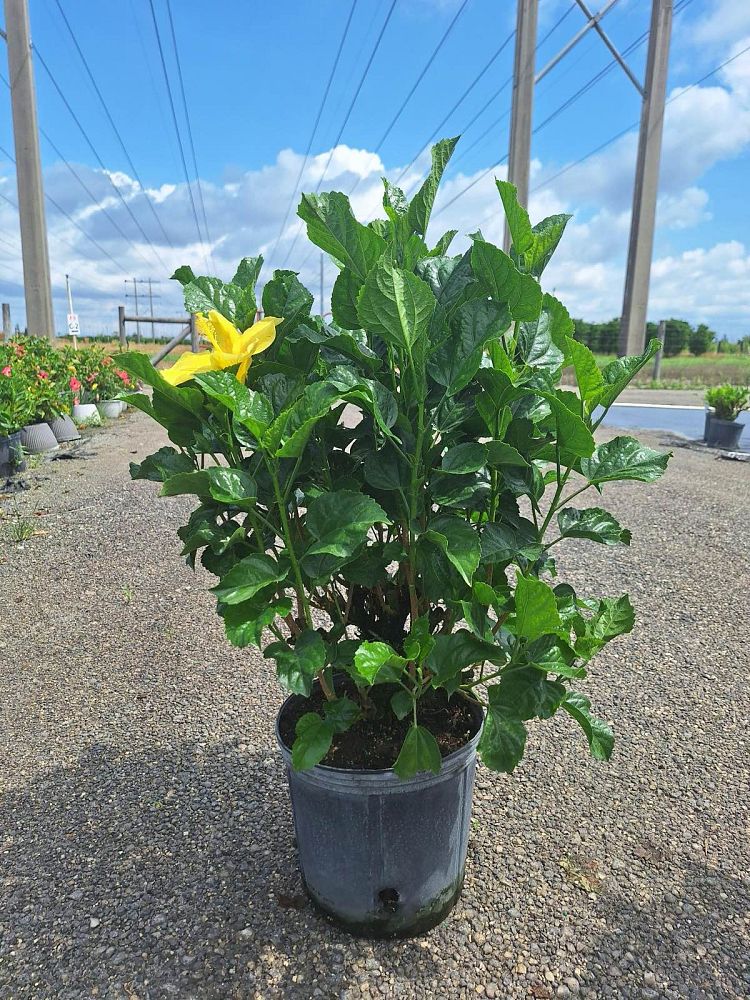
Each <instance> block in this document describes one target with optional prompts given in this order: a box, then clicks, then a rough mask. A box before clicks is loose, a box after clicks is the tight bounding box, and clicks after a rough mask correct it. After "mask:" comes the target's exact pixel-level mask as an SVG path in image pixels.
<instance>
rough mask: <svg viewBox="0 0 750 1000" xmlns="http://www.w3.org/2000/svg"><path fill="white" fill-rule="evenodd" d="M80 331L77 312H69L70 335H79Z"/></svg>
mask: <svg viewBox="0 0 750 1000" xmlns="http://www.w3.org/2000/svg"><path fill="white" fill-rule="evenodd" d="M80 332H81V331H80V328H79V326H78V315H77V313H68V336H69V337H77V336H78V335H79V334H80Z"/></svg>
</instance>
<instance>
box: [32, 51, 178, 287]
mask: <svg viewBox="0 0 750 1000" xmlns="http://www.w3.org/2000/svg"><path fill="white" fill-rule="evenodd" d="M32 48H33V50H34V53H35V54H36V57H37V59H38V60H39V62H40V63H41V64H42V66H43V68H44V70H45V72H46V73H47V76H49V78H50V80H51V81H52V84H53V86H54V88H55V90H56V91H57V93H58V94H59V96H60V99H61V100H62V102H63V104H64V105H65V107H66V108H67V109H68V112H69V114H70V116H71V117H72V119H73V121H74V122H75V123H76V125H77V126H78V129H79V131H80V132H81V135H82V136H83V138H84V139H85V140H86V144H87V145H88V147H89V149H90V150H91V152H92V153H93V155H94V158H95V159H96V161H97V163H98V164H99V166H100V167H101V169H102V170H103V171H104V174H105V176H106V177H107V180H108V181H109V183H110V185H111V186H112V189H113V190H114V192H115V194H116V195H117V197H118V198H119V199H120V202H121V203H122V206H123V208H124V209H125V211H126V212H127V213H128V215H129V216H130V218H131V219H132V220H133V222H134V224H135V225H136V227H137V229H138V231H139V232H140V234H141V235H142V236H143V238H144V240H145V241H146V243H147V244H148V245H149V247H150V248H151V250H152V252H153V254H154V256H155V257H156V258H157V260H158V261H159V263H160V264H161V266H162V267H163V268H164V269H165V270H167V265H166V264H165V263H164V260H163V259H162V256H161V254H160V253H159V251H158V250H157V249H156V247H155V246H154V245H153V243H152V242H151V240H150V239H149V238H148V236H147V235H146V232H145V230H144V229H143V226H142V225H141V224H140V222H139V221H138V219H137V218H136V217H135V215H134V214H133V210H132V208H131V207H130V205H129V204H128V203H127V201H125V198H124V197H123V194H122V191H120V189H119V187H118V186H117V185H116V184H115V182H114V181H113V179H112V175H111V173H110V171H109V170H108V169H107V167H106V166H105V164H104V161H103V160H102V158H101V156H100V155H99V153H98V151H97V149H96V147H95V146H94V144H93V142H92V141H91V139H90V137H89V134H88V132H87V131H86V129H85V128H84V127H83V125H82V124H81V121H80V119H79V118H78V115H77V114H76V113H75V111H74V110H73V108H72V107H71V104H70V101H68V99H67V97H66V96H65V94H64V93H63V91H62V88H61V87H60V85H59V83H58V82H57V80H56V79H55V76H54V74H53V73H52V70H51V69H50V68H49V66H48V65H47V63H46V62H45V60H44V57H43V56H42V54H41V53H40V52H39V49H38V48H37V47H36V46H35V45H33V46H32Z"/></svg>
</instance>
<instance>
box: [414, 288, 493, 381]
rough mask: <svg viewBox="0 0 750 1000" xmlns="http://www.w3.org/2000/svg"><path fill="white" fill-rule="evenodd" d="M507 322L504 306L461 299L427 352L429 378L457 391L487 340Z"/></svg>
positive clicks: (478, 360) (473, 370)
mask: <svg viewBox="0 0 750 1000" xmlns="http://www.w3.org/2000/svg"><path fill="white" fill-rule="evenodd" d="M509 325H510V313H509V312H508V310H507V308H506V307H505V306H504V305H498V303H496V302H489V301H488V300H486V299H473V300H470V301H468V302H465V303H464V304H463V305H462V306H461V307H460V308H459V309H457V310H456V312H455V318H454V321H453V323H452V327H453V329H452V331H451V332H450V334H449V336H448V337H447V338H446V339H445V340H444V341H443V343H441V344H440V345H439V346H438V347H437V349H435V348H434V346H433V349H432V350H431V351H430V356H429V359H428V362H427V371H428V373H429V375H430V377H431V378H433V379H434V380H435V381H436V382H437V383H438V384H439V385H442V386H444V387H445V388H446V389H447V390H448V393H449V395H455V393H457V392H460V390H461V389H464V388H466V386H467V385H468V384H469V382H470V381H471V380H472V378H473V377H474V376H475V375H476V373H477V370H478V369H479V366H480V365H481V363H482V354H483V351H484V347H485V345H486V344H487V342H488V341H491V340H494V339H497V338H498V337H500V336H501V335H502V334H503V333H504V332H505V331H506V330H507V328H508V326H509ZM456 326H458V329H456Z"/></svg>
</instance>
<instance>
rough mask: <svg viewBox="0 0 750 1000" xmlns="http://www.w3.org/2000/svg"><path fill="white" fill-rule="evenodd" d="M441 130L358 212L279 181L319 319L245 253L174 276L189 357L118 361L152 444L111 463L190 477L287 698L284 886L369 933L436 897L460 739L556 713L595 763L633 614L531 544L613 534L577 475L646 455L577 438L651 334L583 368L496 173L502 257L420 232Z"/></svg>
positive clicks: (506, 750) (467, 753)
mask: <svg viewBox="0 0 750 1000" xmlns="http://www.w3.org/2000/svg"><path fill="white" fill-rule="evenodd" d="M454 146H455V140H453V139H451V140H444V141H443V142H440V143H438V144H437V145H436V146H435V148H434V149H433V151H432V169H431V172H430V174H429V176H428V177H427V179H426V181H425V182H424V184H423V185H422V187H421V188H420V190H419V191H418V192H417V193H416V195H415V196H414V198H413V199H412V200H411V202H408V201H407V199H406V198H405V196H404V194H403V192H402V191H400V190H399V189H398V188H396V187H393V186H392V185H391V184H389V183H388V182H387V181H386V182H385V193H384V198H383V207H384V210H385V218H382V219H378V220H376V221H374V222H370V223H369V224H367V225H365V224H363V223H361V222H359V221H357V220H356V219H355V217H354V215H353V213H352V210H351V207H350V204H349V201H348V199H347V197H346V196H345V195H343V194H341V193H337V192H333V193H329V194H318V195H304V196H303V198H302V201H301V204H300V206H299V210H298V214H299V215H300V217H301V218H302V219H303V220H304V222H305V223H306V225H307V234H308V237H309V239H310V240H311V241H312V242H313V243H314V244H315V245H316V246H317V247H319V248H320V249H321V250H323V251H324V252H326V253H327V254H329V255H330V256H331V257H332V258H333V260H334V262H335V263H336V265H337V266H338V268H339V275H338V278H337V280H336V283H335V285H334V287H333V292H332V321H331V322H326V321H325V320H324V319H323V318H321V317H317V316H312V315H311V307H312V303H313V296H312V294H311V293H310V292H309V291H308V290H307V289H306V288H305V287H304V286H303V285H302V284H301V283H300V281H299V280H298V277H297V275H296V274H295V273H294V272H291V271H285V270H278V271H275V272H274V273H273V276H272V277H271V278H270V280H269V281H268V282H267V283H266V284H265V287H264V288H263V292H262V297H261V300H260V303H257V302H256V298H255V285H256V281H257V279H258V275H259V272H260V268H261V263H262V262H261V259H260V258H254V259H253V258H246V259H245V260H243V261H242V263H241V264H240V266H239V268H238V269H237V273H236V274H235V275H234V277H233V278H232V280H231V281H230V282H228V283H225V282H223V281H221V280H219V279H218V278H213V277H202V276H196V275H194V274H193V272H192V270H191V269H190V268H189V267H182V268H180V269H179V270H178V271H177V272H176V274H175V278H176V279H177V280H179V281H180V282H181V283H182V284H183V286H184V293H185V303H186V308H187V309H188V311H190V312H194V313H196V314H197V315H198V317H199V319H198V324H199V328H200V330H201V333H202V334H203V335H204V337H205V338H206V339H207V340H208V341H209V342H210V345H211V350H206V351H201V352H199V353H196V354H187V355H183V356H182V357H181V358H180V360H179V361H178V362H177V364H176V365H175V366H174V367H173V368H171V369H168V370H166V371H164V372H158V371H156V370H154V368H153V367H152V366H151V364H150V363H149V361H148V359H147V358H145V357H144V356H143V355H140V354H136V353H132V354H127V355H124V356H123V357H122V359H121V363H122V365H123V367H124V368H125V369H127V370H128V371H129V372H130V373H131V375H133V376H134V377H135V378H137V379H140V380H141V381H142V383H145V384H146V385H148V386H150V387H151V390H152V391H151V393H150V394H146V393H136V394H132V395H129V396H128V397H127V398H128V400H129V401H130V402H132V403H133V404H134V405H135V406H137V407H139V408H140V409H142V410H144V411H145V412H146V413H148V414H149V415H150V416H151V417H152V418H153V419H155V420H156V421H158V422H159V423H160V424H162V425H163V426H164V427H165V428H166V430H167V433H168V435H169V438H170V440H171V442H172V446H169V447H163V448H160V449H159V451H157V452H156V453H155V454H153V455H151V456H149V457H148V458H146V459H144V460H143V461H142V462H141V463H140V464H137V465H133V466H132V467H131V472H132V475H133V477H134V478H137V479H150V480H156V481H159V482H161V483H162V484H163V485H162V489H161V492H162V494H163V495H165V496H175V495H178V494H191V495H193V496H195V498H196V505H195V508H194V510H193V512H192V514H191V515H190V517H189V519H188V521H187V523H186V524H185V525H184V526H183V527H181V528H180V529H179V532H178V533H179V536H180V538H181V540H182V543H183V554H184V556H185V558H186V559H187V561H188V563H189V564H190V565H194V564H195V561H196V560H197V559H200V562H201V564H202V565H203V566H204V567H205V568H206V569H207V570H208V571H209V572H210V573H212V574H214V575H215V576H216V577H217V583H216V585H215V587H214V588H213V591H214V594H215V596H216V600H217V610H218V613H219V615H220V616H221V618H222V619H223V623H224V628H225V630H226V634H227V636H228V638H229V640H230V641H231V642H233V643H234V644H235V645H237V646H240V647H244V646H249V645H254V646H258V647H260V648H261V649H262V650H263V651H264V653H265V656H266V657H268V658H270V659H272V660H273V661H274V662H275V665H276V672H277V674H278V677H279V680H280V681H281V683H282V684H283V685H284V687H285V688H286V689H287V691H288V692H290V696H289V698H288V699H287V701H286V702H285V703H284V705H283V707H282V709H281V711H280V713H279V717H278V724H277V736H278V741H279V744H280V748H281V753H282V755H283V757H284V760H285V761H286V762H287V768H288V776H289V783H290V790H291V796H292V804H293V812H294V820H295V828H296V834H297V844H298V849H299V854H300V861H301V867H302V872H303V876H304V879H305V883H306V886H307V889H308V892H309V893H310V895H311V897H312V898H313V900H314V901H315V902H316V903H317V904H318V905H319V906H320V907H321V908H322V909H323V910H324V911H326V912H327V913H328V914H330V915H331V916H332V917H333V918H334V919H335V920H337V921H338V922H339V923H340V924H342V925H343V926H345V927H348V928H350V929H351V930H352V931H354V932H357V933H365V934H373V935H382V936H391V935H406V934H414V933H419V932H421V931H423V930H426V929H427V928H429V927H431V926H434V925H435V924H436V923H438V922H439V921H440V920H442V919H443V918H444V916H445V915H446V914H447V912H448V911H449V910H450V908H451V907H452V905H453V904H454V902H455V900H456V899H457V898H458V895H459V893H460V891H461V885H462V880H463V871H464V862H465V856H466V847H467V838H468V829H469V814H470V806H471V793H472V782H473V774H474V765H475V751H477V750H478V753H479V756H480V757H481V759H482V760H483V762H484V764H485V765H486V766H487V767H488V768H490V769H492V770H494V771H500V772H509V771H512V770H513V769H514V768H515V767H516V765H517V764H518V763H519V761H520V759H521V757H522V755H523V752H524V746H525V743H526V739H527V731H528V726H529V723H530V721H531V720H533V719H536V718H541V719H547V718H549V717H551V716H552V715H554V714H555V713H558V712H559V713H562V714H564V715H567V716H568V717H569V718H570V720H571V723H573V724H576V725H577V726H578V727H580V729H581V730H582V732H583V736H584V738H585V740H586V741H587V742H588V745H589V748H590V751H591V753H592V754H593V756H594V757H596V758H598V759H606V758H608V757H609V755H610V753H611V751H612V743H613V737H612V733H611V731H610V729H609V728H608V727H607V725H606V724H605V723H604V722H602V721H600V720H599V719H597V718H596V717H595V716H594V715H593V714H592V711H591V707H590V703H589V699H588V698H587V697H586V695H585V694H584V693H583V692H582V691H581V690H579V686H580V685H581V683H582V682H583V680H584V678H585V677H586V672H587V669H588V664H589V661H590V660H591V659H592V657H593V656H594V655H595V654H596V653H597V652H598V651H599V650H600V649H602V647H603V646H604V645H606V643H608V642H609V641H610V640H612V639H614V638H615V637H617V636H619V635H621V634H622V633H625V632H628V631H630V629H631V628H632V626H633V621H634V616H633V608H632V607H631V605H630V602H629V600H628V597H627V595H623V596H606V597H600V598H593V597H590V596H586V597H581V596H579V595H578V594H576V592H575V591H574V589H573V588H572V587H571V586H570V585H569V584H567V583H565V582H563V581H559V580H557V579H556V576H555V551H556V550H555V546H556V545H557V544H558V543H559V542H560V541H561V540H562V539H587V540H589V541H593V542H598V543H601V544H604V545H618V544H628V543H629V541H630V532H629V531H628V530H627V529H626V528H624V527H622V526H621V525H620V524H618V522H617V520H616V519H615V518H614V517H613V516H612V515H611V514H609V513H608V512H607V511H606V510H604V509H603V508H601V507H600V506H599V505H598V504H597V503H596V502H594V503H593V504H591V505H586V504H585V502H583V503H582V501H585V496H584V494H589V495H592V494H597V495H598V494H599V493H601V492H602V489H603V488H604V486H605V485H606V484H607V483H609V482H613V481H616V480H635V481H640V482H644V483H649V482H652V481H653V480H655V479H657V478H658V477H659V476H661V474H662V473H663V472H664V469H665V467H666V463H667V460H668V457H669V456H668V455H666V454H661V453H659V452H656V451H653V450H651V449H649V448H646V447H643V446H642V445H641V444H639V442H638V441H636V440H635V439H634V438H632V437H615V438H614V439H612V440H609V441H606V442H605V443H602V444H599V445H597V443H596V442H595V440H594V431H595V430H596V427H597V426H598V424H599V423H600V422H601V419H602V416H603V415H604V414H605V413H606V412H607V410H608V409H609V407H610V406H611V405H612V403H613V402H614V401H615V399H616V398H617V396H618V395H619V393H620V392H621V391H622V389H623V388H624V387H625V386H626V385H627V384H628V382H629V381H630V379H631V378H632V377H633V376H634V375H635V374H636V373H637V372H638V371H639V370H640V369H641V368H643V367H644V365H646V364H647V363H648V361H649V359H650V358H651V357H652V356H653V354H654V352H655V350H656V348H657V347H658V344H657V343H656V342H652V343H651V344H650V346H649V348H648V349H647V350H646V352H645V353H644V354H643V355H641V356H639V357H631V358H622V359H619V360H617V361H614V362H612V363H611V364H609V365H608V366H607V367H606V368H605V369H604V370H603V371H600V370H599V368H598V367H597V365H596V362H595V360H594V357H593V355H592V354H591V353H590V351H589V350H588V349H587V348H586V347H584V346H583V345H582V344H580V343H578V342H577V341H576V340H574V339H573V323H572V322H571V320H570V317H569V315H568V313H567V311H566V310H565V307H564V306H563V305H562V303H561V302H559V301H558V300H557V299H556V298H554V297H553V296H552V295H550V294H548V293H544V292H543V291H542V288H541V286H540V280H539V279H540V277H541V275H542V272H543V270H544V268H545V266H546V265H547V263H548V262H549V260H550V257H551V256H552V254H553V252H554V250H555V248H556V246H557V244H558V242H559V240H560V238H561V237H562V235H563V231H564V229H565V225H566V222H567V220H568V217H567V216H564V215H556V216H552V217H550V218H547V219H544V220H543V221H542V222H540V223H539V224H538V225H536V226H533V227H532V225H531V224H530V222H529V218H528V215H527V213H526V211H525V209H524V208H523V207H522V206H521V205H519V204H518V202H517V200H516V193H515V189H514V188H513V186H512V185H510V184H508V183H505V182H503V181H498V182H497V186H498V189H499V195H500V199H501V201H502V204H503V206H504V209H505V214H506V216H507V219H508V223H509V227H510V231H511V234H512V241H513V245H512V248H511V251H510V254H505V253H503V251H502V250H500V249H499V248H498V247H496V246H493V245H492V244H491V243H489V242H488V241H486V240H485V239H484V238H483V236H482V234H481V233H479V232H475V233H473V234H472V236H471V238H470V245H469V246H468V248H467V249H466V250H465V251H464V252H461V253H457V254H451V253H450V252H449V245H450V243H451V241H452V239H453V237H454V236H455V235H456V233H455V232H448V233H446V234H445V235H443V236H442V237H441V238H440V239H439V240H438V241H437V243H435V244H434V245H430V244H429V243H428V242H427V240H426V234H427V228H428V223H429V219H430V214H431V209H432V206H433V202H434V199H435V195H436V192H437V188H438V184H439V181H440V177H441V175H442V173H443V171H444V168H445V166H446V164H447V162H448V160H449V158H450V155H451V153H452V151H453V148H454ZM258 306H259V307H260V310H261V311H262V313H263V315H264V317H265V318H264V319H262V320H260V322H256V323H253V320H254V318H255V316H256V309H257V308H258ZM565 368H572V370H573V372H574V373H575V377H576V379H577V385H578V391H577V392H572V391H570V390H568V389H561V388H560V378H561V373H562V372H563V370H564V369H565ZM595 413H596V414H597V415H596V416H595V415H594V414H595ZM574 500H577V501H578V502H577V503H575V504H574V503H573V501H574Z"/></svg>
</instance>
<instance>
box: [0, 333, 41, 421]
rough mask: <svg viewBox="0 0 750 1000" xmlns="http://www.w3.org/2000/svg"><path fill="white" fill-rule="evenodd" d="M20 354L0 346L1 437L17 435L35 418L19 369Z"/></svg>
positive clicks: (7, 347) (10, 348)
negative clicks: (17, 432)
mask: <svg viewBox="0 0 750 1000" xmlns="http://www.w3.org/2000/svg"><path fill="white" fill-rule="evenodd" d="M18 360H19V358H18V354H17V353H16V351H15V350H13V348H12V347H10V346H6V345H0V437H7V436H8V435H9V434H15V433H16V431H20V430H21V428H22V427H25V426H26V424H28V423H29V422H30V421H31V419H32V417H33V407H32V402H31V399H30V398H29V395H28V393H27V391H26V382H25V378H24V377H23V376H22V373H21V369H20V368H19V367H17V362H18Z"/></svg>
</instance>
